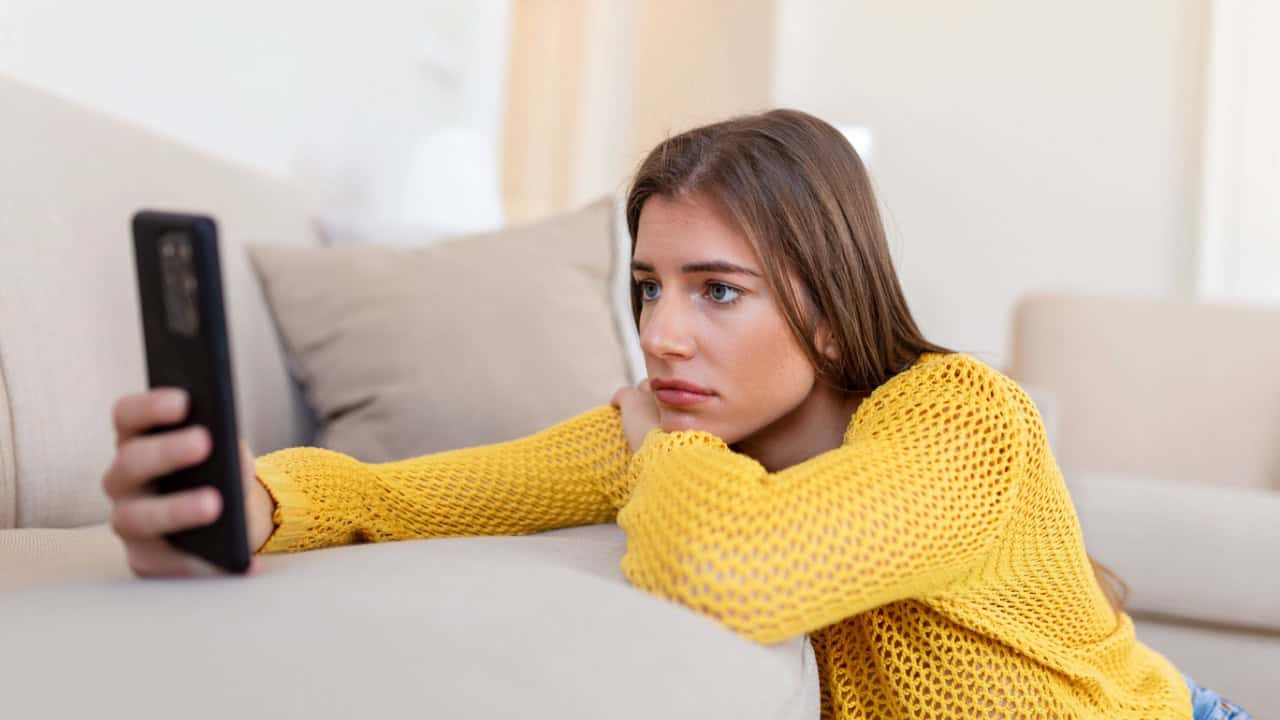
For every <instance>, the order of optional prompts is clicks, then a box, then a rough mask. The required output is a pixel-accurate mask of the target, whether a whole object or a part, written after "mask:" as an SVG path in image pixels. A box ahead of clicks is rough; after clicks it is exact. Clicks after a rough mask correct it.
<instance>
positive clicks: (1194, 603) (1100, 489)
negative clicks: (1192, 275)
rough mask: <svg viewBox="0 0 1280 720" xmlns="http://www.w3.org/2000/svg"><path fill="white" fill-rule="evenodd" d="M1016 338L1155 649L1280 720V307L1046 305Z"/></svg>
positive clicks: (1021, 318)
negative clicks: (1049, 408) (1049, 407)
mask: <svg viewBox="0 0 1280 720" xmlns="http://www.w3.org/2000/svg"><path fill="white" fill-rule="evenodd" d="M1012 336H1013V352H1012V355H1011V368H1010V374H1011V375H1012V376H1013V377H1015V378H1016V379H1017V380H1018V381H1019V382H1021V383H1023V384H1024V385H1027V386H1030V387H1034V388H1035V389H1036V392H1037V397H1038V401H1039V402H1040V404H1041V406H1042V410H1043V409H1045V406H1049V405H1051V406H1052V408H1051V412H1050V413H1049V414H1050V415H1051V416H1052V417H1053V420H1054V425H1055V428H1054V437H1053V449H1054V454H1055V457H1056V458H1057V460H1058V464H1059V465H1060V466H1061V467H1062V469H1063V473H1064V476H1065V477H1066V481H1067V487H1068V489H1069V490H1070V492H1071V496H1072V500H1073V501H1074V503H1075V505H1076V510H1077V513H1078V514H1079V516H1080V524H1081V527H1082V528H1083V531H1084V537H1085V543H1086V546H1087V547H1088V548H1089V551H1090V553H1091V554H1092V555H1093V556H1094V557H1095V558H1096V559H1098V560H1099V561H1100V562H1102V563H1103V564H1105V565H1107V566H1109V567H1110V568H1112V569H1113V570H1114V571H1115V572H1116V573H1117V574H1118V575H1119V576H1120V577H1121V578H1123V579H1124V580H1125V582H1126V583H1127V584H1128V585H1129V587H1130V590H1131V592H1132V594H1131V596H1130V599H1129V605H1128V607H1129V611H1130V613H1131V614H1132V615H1133V617H1134V621H1135V624H1136V625H1137V629H1138V637H1139V639H1140V640H1142V641H1143V642H1145V643H1146V644H1148V645H1150V646H1151V647H1153V648H1155V649H1157V650H1159V651H1160V652H1162V653H1164V654H1165V656H1166V657H1168V658H1169V659H1170V660H1172V661H1173V662H1174V664H1175V665H1177V666H1178V667H1179V668H1180V669H1181V670H1182V671H1183V672H1184V673H1186V674H1188V675H1190V676H1191V677H1192V678H1193V679H1195V680H1196V681H1198V682H1199V683H1200V684H1202V685H1206V686H1209V687H1212V688H1213V689H1215V690H1217V691H1218V692H1219V693H1221V694H1223V695H1224V696H1226V697H1227V698H1228V699H1230V700H1233V701H1234V702H1237V703H1239V704H1241V705H1242V706H1244V707H1245V708H1246V709H1248V710H1249V711H1250V712H1252V713H1253V714H1254V716H1255V717H1258V718H1266V717H1280V309H1274V308H1273V309H1264V308H1253V307H1243V306H1228V305H1205V304H1192V303H1180V302H1157V301H1153V300H1144V299H1137V298H1122V297H1107V298H1101V297H1088V296H1079V295H1069V294H1044V295H1037V296H1034V297H1030V298H1027V299H1026V300H1025V301H1024V302H1022V303H1021V304H1020V306H1019V308H1018V310H1017V312H1016V315H1015V319H1014V327H1013V333H1012Z"/></svg>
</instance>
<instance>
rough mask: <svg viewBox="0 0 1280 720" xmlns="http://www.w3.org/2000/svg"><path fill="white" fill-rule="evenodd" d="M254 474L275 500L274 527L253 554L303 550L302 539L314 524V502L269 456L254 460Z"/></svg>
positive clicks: (272, 518) (272, 519)
mask: <svg viewBox="0 0 1280 720" xmlns="http://www.w3.org/2000/svg"><path fill="white" fill-rule="evenodd" d="M253 466H254V475H255V476H256V477H257V478H258V482H260V483H262V485H263V487H265V488H266V489H267V493H268V494H270V495H271V499H272V500H274V501H275V504H276V507H275V511H274V512H273V513H272V515H271V521H272V523H273V524H274V526H275V527H274V529H272V531H271V535H270V536H268V537H267V541H266V542H264V543H263V544H262V547H260V548H258V550H257V551H256V552H255V553H254V554H256V555H264V554H267V553H274V552H287V551H294V550H300V549H302V542H301V541H302V540H303V539H304V538H305V537H306V536H307V533H308V531H309V530H310V529H311V526H312V524H313V523H312V513H311V503H310V500H309V499H308V498H307V496H306V494H304V493H303V492H302V490H301V489H299V488H298V486H297V484H295V483H294V482H293V478H291V477H289V474H288V473H287V472H285V471H284V470H283V469H282V468H280V467H278V466H276V465H275V464H274V463H273V462H272V461H271V456H270V455H263V456H262V457H259V458H257V459H255V460H254V462H253Z"/></svg>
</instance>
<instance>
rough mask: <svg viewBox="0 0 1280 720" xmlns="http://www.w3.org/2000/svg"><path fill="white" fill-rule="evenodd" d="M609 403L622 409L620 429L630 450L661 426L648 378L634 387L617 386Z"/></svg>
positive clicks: (633, 450) (637, 447) (637, 446)
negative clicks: (625, 436)
mask: <svg viewBox="0 0 1280 720" xmlns="http://www.w3.org/2000/svg"><path fill="white" fill-rule="evenodd" d="M609 404H610V405H613V406H614V407H616V408H618V409H619V410H621V411H622V429H623V431H624V432H626V434H627V444H628V445H630V446H631V452H635V451H636V450H639V449H640V444H641V443H643V442H644V437H645V436H646V435H648V434H649V431H650V430H655V429H657V428H659V427H661V422H662V421H661V418H660V416H659V414H658V401H657V400H656V399H654V397H653V390H652V389H650V387H649V380H648V378H645V380H644V381H643V382H641V383H640V384H639V385H638V386H636V387H631V386H630V385H624V386H623V387H621V388H618V392H616V393H614V394H613V398H612V399H611V400H609Z"/></svg>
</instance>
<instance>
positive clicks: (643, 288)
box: [636, 280, 658, 300]
mask: <svg viewBox="0 0 1280 720" xmlns="http://www.w3.org/2000/svg"><path fill="white" fill-rule="evenodd" d="M636 284H637V285H639V286H640V297H642V298H644V299H645V300H653V299H654V298H656V297H658V296H657V294H656V293H655V294H653V295H650V294H649V290H648V289H649V288H650V287H652V288H653V289H654V290H657V289H658V284H657V283H655V282H653V281H652V280H641V281H640V282H638V283H636Z"/></svg>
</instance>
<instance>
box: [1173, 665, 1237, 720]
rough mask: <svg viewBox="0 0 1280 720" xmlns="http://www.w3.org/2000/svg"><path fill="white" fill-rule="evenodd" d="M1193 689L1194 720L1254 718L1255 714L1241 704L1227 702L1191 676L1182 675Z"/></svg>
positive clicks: (1192, 707) (1192, 712)
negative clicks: (1201, 685) (1251, 713)
mask: <svg viewBox="0 0 1280 720" xmlns="http://www.w3.org/2000/svg"><path fill="white" fill-rule="evenodd" d="M1182 679H1183V680H1186V681H1187V687H1188V688H1190V689H1191V718H1192V720H1253V716H1252V715H1250V714H1249V713H1248V711H1246V710H1245V709H1244V708H1242V707H1240V706H1239V705H1236V704H1233V703H1230V702H1227V701H1226V700H1224V699H1223V698H1222V696H1221V695H1219V694H1218V693H1216V692H1214V691H1212V690H1210V689H1208V688H1202V687H1200V686H1199V685H1197V684H1195V682H1193V681H1192V680H1191V678H1189V677H1187V676H1186V675H1183V676H1182Z"/></svg>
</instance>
